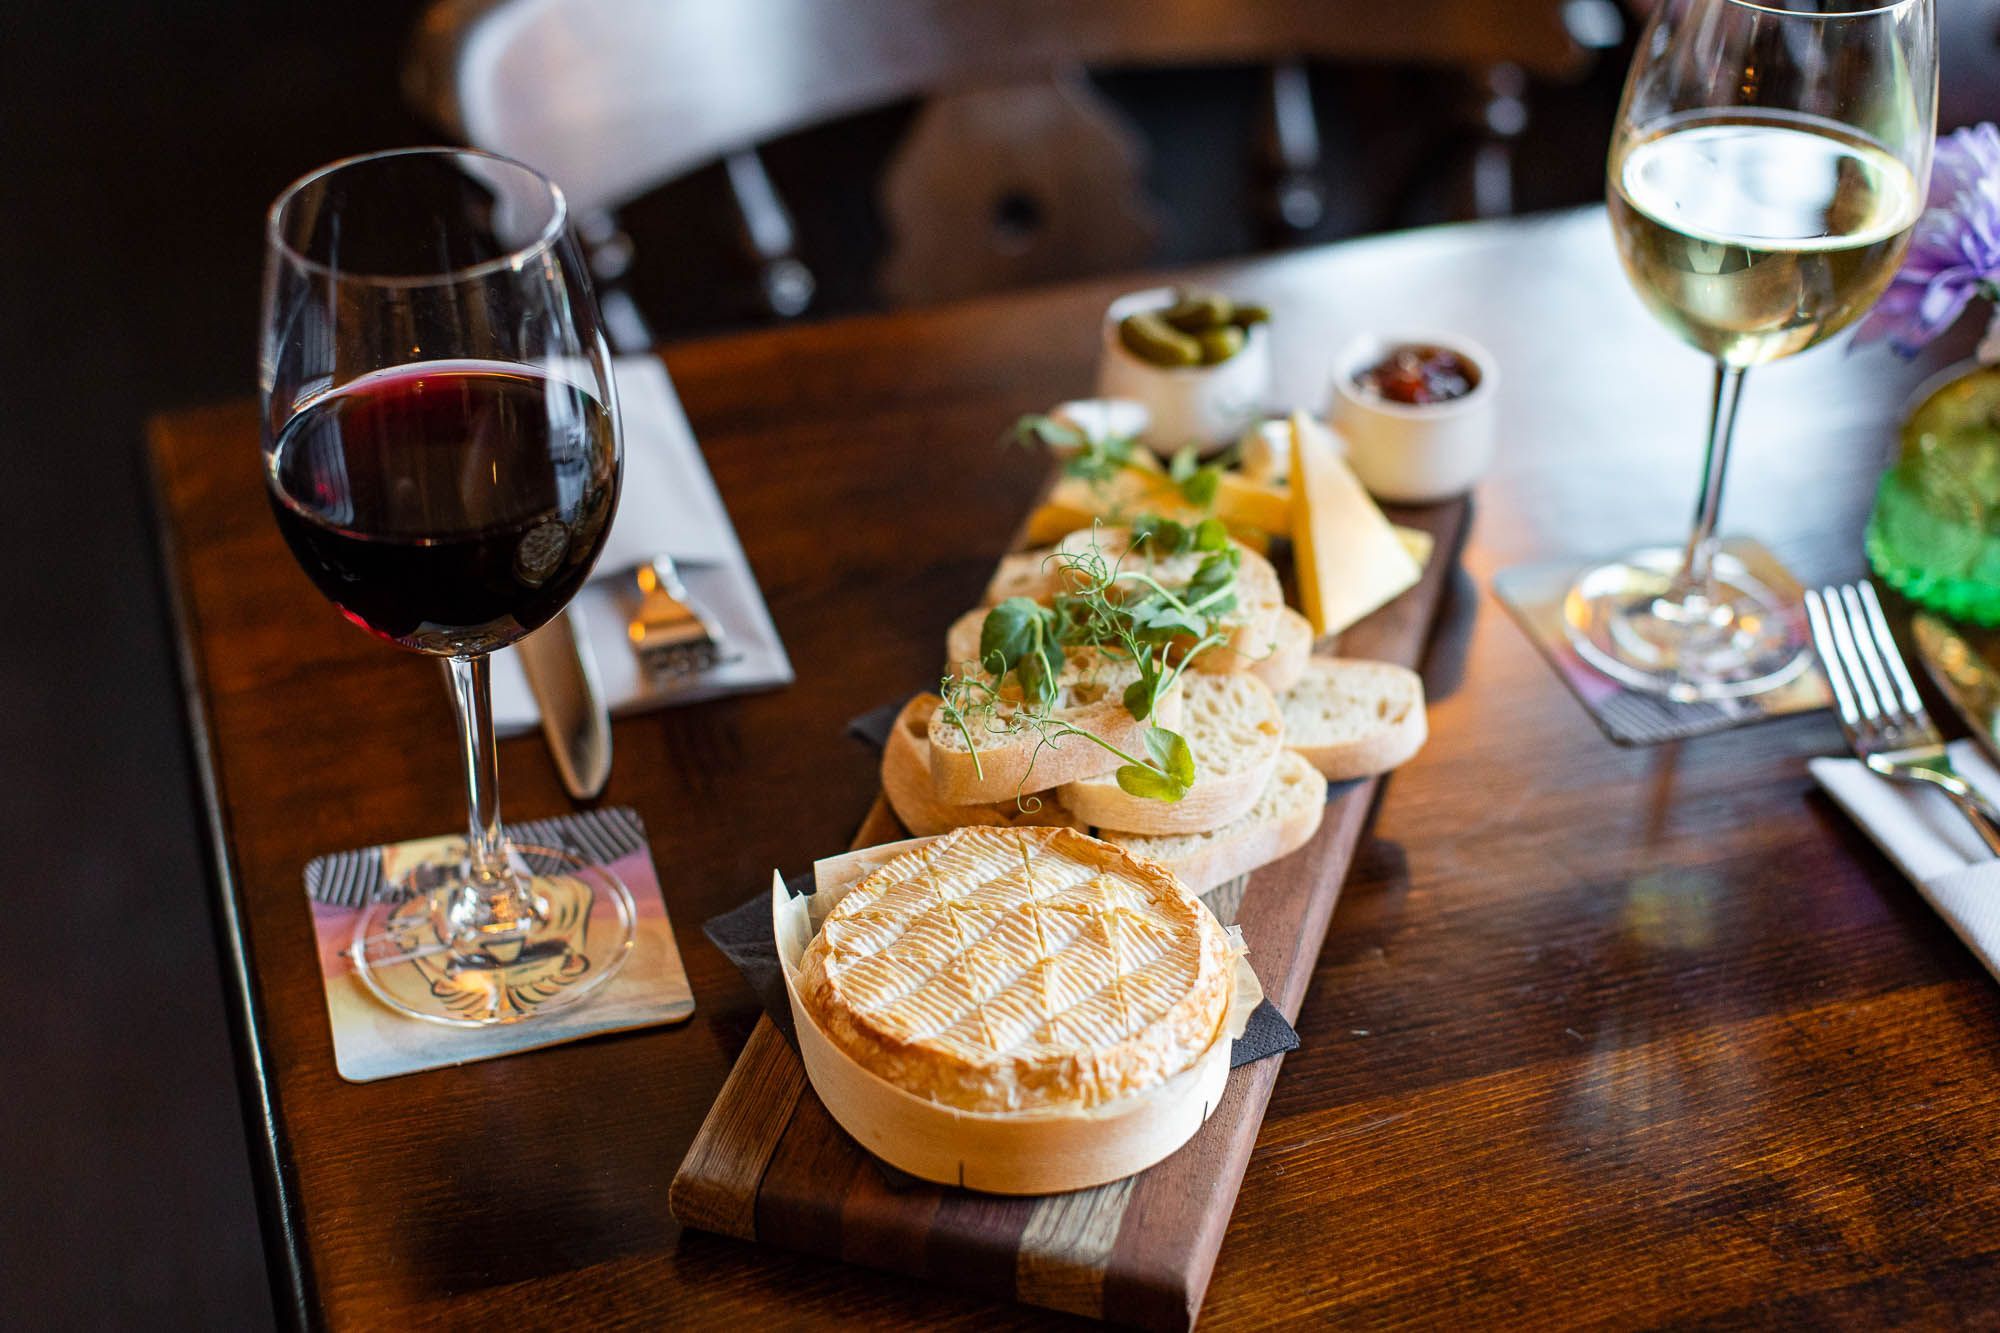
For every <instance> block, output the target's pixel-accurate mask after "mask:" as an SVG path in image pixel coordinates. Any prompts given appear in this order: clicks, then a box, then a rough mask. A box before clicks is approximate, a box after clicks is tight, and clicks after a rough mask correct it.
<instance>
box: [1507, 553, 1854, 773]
mask: <svg viewBox="0 0 2000 1333" xmlns="http://www.w3.org/2000/svg"><path fill="white" fill-rule="evenodd" d="M1721 546H1722V549H1723V550H1724V551H1726V552H1728V553H1729V554H1730V555H1733V556H1735V557H1736V558H1737V559H1738V560H1740V561H1742V562H1743V564H1744V567H1745V568H1747V569H1748V570H1749V571H1750V572H1751V573H1752V574H1753V575H1755V576H1756V578H1757V579H1758V580H1759V581H1761V582H1762V583H1763V584H1764V586H1766V587H1768V588H1770V589H1772V590H1773V591H1775V592H1777V593H1779V594H1781V595H1783V596H1786V597H1789V598H1791V599H1792V600H1793V601H1794V602H1795V603H1796V602H1799V601H1800V599H1801V597H1802V595H1803V594H1802V591H1801V589H1800V588H1799V584H1798V580H1797V579H1795V578H1793V577H1792V576H1791V574H1790V573H1789V572H1787V571H1786V569H1785V567H1784V566H1783V565H1782V564H1780V563H1779V561H1778V559H1777V557H1776V556H1774V555H1772V554H1771V552H1770V551H1769V550H1767V549H1766V548H1765V547H1764V546H1763V545H1762V544H1761V543H1759V542H1755V541H1752V540H1750V539H1749V538H1746V537H1730V538H1725V539H1724V540H1723V542H1722V544H1721ZM1595 563H1597V562H1596V561H1594V560H1576V559H1569V560H1556V561H1551V562H1549V563H1547V564H1537V565H1518V566H1516V567H1515V568H1513V569H1506V570H1502V571H1501V572H1500V573H1498V574H1496V575H1494V577H1493V591H1494V593H1495V594H1496V595H1497V596H1498V597H1499V598H1500V602H1501V605H1503V606H1505V607H1506V608H1507V610H1508V611H1509V612H1511V613H1512V614H1513V617H1514V620H1515V622H1516V623H1517V624H1519V625H1520V626H1521V628H1522V629H1523V630H1524V631H1526V633H1527V635H1528V638H1529V640H1530V641H1531V642H1532V643H1533V644H1534V645H1535V647H1536V648H1538V649H1540V650H1541V653H1542V656H1543V657H1545V658H1547V659H1548V661H1549V664H1550V665H1551V666H1553V667H1554V668H1555V669H1556V674H1557V675H1558V676H1560V677H1561V678H1562V681H1563V684H1565V685H1567V686H1569V690H1570V693H1571V694H1574V695H1575V696H1576V699H1577V702H1578V703H1581V704H1582V705H1583V707H1584V710H1585V711H1586V712H1588V713H1589V714H1590V716H1591V720H1592V721H1594V722H1596V723H1597V725H1598V727H1599V728H1600V729H1601V730H1602V731H1603V732H1604V734H1605V735H1606V736H1608V737H1610V738H1611V740H1613V741H1615V742H1616V743H1617V744H1619V745H1657V744H1659V743H1661V742H1662V741H1677V740H1685V739H1686V738H1688V737H1690V736H1703V735H1707V734H1708V733H1710V732H1715V731H1727V730H1729V729H1730V728H1731V727H1742V726H1748V725H1749V724H1751V723H1752V722H1762V721H1764V720H1765V719H1767V718H1773V717H1783V716H1784V715H1786V714H1788V713H1803V712H1810V711H1812V710H1814V709H1818V708H1825V707H1827V706H1828V705H1830V704H1831V703H1832V702H1833V695H1832V693H1831V692H1830V691H1829V690H1828V689H1827V684H1826V677H1825V676H1823V675H1821V674H1820V670H1819V664H1818V662H1817V661H1809V662H1808V663H1807V665H1806V667H1805V669H1804V670H1802V671H1801V672H1800V673H1799V674H1798V675H1797V676H1796V677H1794V678H1793V679H1792V680H1790V681H1788V682H1787V683H1785V684H1784V685H1781V686H1779V687H1778V688H1777V689H1775V690H1771V691H1769V692H1767V693H1765V694H1759V695H1753V696H1751V697H1749V698H1745V699H1716V700H1699V701H1696V702H1693V703H1677V702H1675V701H1674V700H1672V699H1668V698H1666V697H1665V696H1663V695H1658V694H1649V693H1647V692H1645V691H1644V690H1634V689H1630V688H1627V687H1626V686H1625V685H1623V684H1621V683H1620V682H1618V681H1616V680H1613V679H1612V678H1611V677H1609V676H1607V675H1605V674H1604V673H1603V672H1601V671H1599V670H1597V668H1595V667H1593V666H1591V665H1590V664H1589V663H1588V662H1586V661H1584V660H1583V659H1582V658H1581V657H1579V656H1578V655H1577V652H1576V649H1575V648H1574V647H1573V646H1571V644H1570V640H1569V634H1568V633H1567V632H1566V631H1565V630H1564V628H1563V614H1562V606H1563V597H1564V595H1565V594H1567V593H1568V592H1569V587H1570V584H1571V583H1572V582H1574V581H1575V579H1576V576H1577V575H1578V574H1580V573H1582V572H1583V571H1584V570H1585V569H1587V568H1589V567H1590V566H1591V565H1593V564H1595ZM1800 614H1801V615H1803V614H1804V612H1803V611H1801V612H1800Z"/></svg>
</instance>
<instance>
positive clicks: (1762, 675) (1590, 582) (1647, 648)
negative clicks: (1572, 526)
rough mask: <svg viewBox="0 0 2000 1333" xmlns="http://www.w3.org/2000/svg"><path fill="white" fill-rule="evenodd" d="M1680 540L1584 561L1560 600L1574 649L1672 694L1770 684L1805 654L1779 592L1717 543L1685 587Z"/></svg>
mask: <svg viewBox="0 0 2000 1333" xmlns="http://www.w3.org/2000/svg"><path fill="white" fill-rule="evenodd" d="M1686 555H1687V553H1686V551H1685V550H1684V549H1682V548H1680V547H1665V546H1661V547H1652V548H1648V549H1645V550H1641V551H1634V552H1632V553H1631V554H1629V555H1627V556H1625V557H1624V558H1623V559H1619V560H1614V561H1611V562H1609V563H1607V564H1603V565H1599V566H1597V567H1595V568H1593V569H1590V570H1587V571H1585V572H1584V574H1583V575H1582V576H1581V577H1579V578H1578V579H1577V581H1576V582H1575V583H1574V584H1573V585H1572V586H1571V587H1570V590H1569V593H1568V595H1567V596H1566V597H1564V599H1563V629H1564V632H1565V633H1567V634H1568V635H1569V640H1570V644H1571V646H1572V647H1574V648H1575V649H1576V651H1577V655H1578V656H1579V657H1581V658H1583V660H1584V661H1586V662H1588V663H1589V664H1590V665H1591V666H1592V667H1595V668H1596V669H1597V670H1599V671H1601V672H1603V673H1604V674H1605V675H1607V676H1609V677H1611V678H1612V679H1613V680H1615V681H1618V682H1619V683H1620V684H1622V685H1626V686H1629V687H1631V688H1632V689H1636V690H1643V691H1645V692H1647V693H1651V694H1660V695H1664V696H1666V697H1667V698H1669V699H1673V700H1675V701H1677V702H1682V703H1691V702H1694V701H1696V700H1703V699H1736V698H1742V697H1745V696H1747V695H1753V694H1762V693H1764V692H1765V691H1767V690H1774V689H1777V688H1778V687H1779V686H1781V685H1784V684H1785V683H1786V682H1787V681H1790V680H1792V679H1794V678H1795V677H1797V676H1798V675H1799V674H1800V673H1802V672H1803V671H1804V670H1805V669H1806V666H1807V663H1808V662H1810V661H1811V658H1810V656H1809V654H1808V652H1807V642H1806V636H1805V632H1804V628H1803V627H1802V626H1801V625H1800V623H1799V617H1798V616H1797V615H1796V614H1795V613H1794V609H1793V608H1792V607H1790V606H1788V605H1787V604H1786V602H1785V600H1784V599H1783V598H1782V597H1780V596H1779V595H1778V594H1776V593H1774V592H1773V591H1771V589H1769V588H1768V587H1766V586H1765V585H1764V584H1763V583H1761V582H1759V581H1758V580H1757V579H1756V578H1755V577H1754V576H1753V575H1752V574H1751V573H1750V572H1749V570H1747V569H1746V568H1744V566H1743V564H1742V562H1741V561H1739V560H1737V559H1736V558H1735V557H1734V556H1731V555H1729V554H1727V553H1726V552H1718V553H1717V554H1716V555H1715V556H1714V562H1713V564H1712V566H1711V579H1710V583H1709V587H1708V590H1707V591H1706V592H1705V593H1704V592H1694V593H1686V592H1685V591H1684V590H1683V589H1682V588H1681V587H1680V586H1679V582H1680V575H1681V570H1682V568H1683V563H1684V561H1685V559H1686Z"/></svg>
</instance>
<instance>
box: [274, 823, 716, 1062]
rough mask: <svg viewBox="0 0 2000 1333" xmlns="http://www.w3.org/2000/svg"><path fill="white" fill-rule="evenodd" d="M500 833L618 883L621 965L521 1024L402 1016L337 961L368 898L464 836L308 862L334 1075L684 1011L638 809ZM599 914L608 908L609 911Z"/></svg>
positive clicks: (500, 1048)
mask: <svg viewBox="0 0 2000 1333" xmlns="http://www.w3.org/2000/svg"><path fill="white" fill-rule="evenodd" d="M507 836H508V838H509V839H512V840H517V841H520V842H524V843H534V844H539V845H542V846H549V847H557V848H561V849H563V850H566V851H569V852H573V853H575V854H576V855H578V856H582V857H585V858H586V859H588V860H590V861H593V862H595V863H597V864H599V865H602V866H604V867H605V868H607V869H608V870H610V872H611V873H612V874H614V875H616V876H617V877H618V878H619V879H620V880H622V881H624V884H625V887H626V888H627V889H629V890H630V891H631V894H632V900H633V904H634V906H635V908H636V922H635V924H636V936H635V938H634V941H633V944H632V953H631V956H630V957H629V958H627V959H626V961H625V965H624V967H623V968H622V969H620V970H619V972H618V974H617V975H616V976H614V977H613V978H611V980H609V981H607V982H605V983H604V986H603V988H602V990H601V991H599V992H598V993H597V994H595V995H593V996H591V997H590V998H589V999H587V1000H582V1001H579V1002H578V1003H576V1004H574V1005H572V1006H570V1007H568V1008H564V1009H559V1010H556V1011H554V1012H552V1013H550V1014H549V1015H548V1016H546V1017H543V1018H537V1019H535V1020H533V1021H530V1022H525V1023H507V1024H500V1025H496V1026H494V1027H485V1028H465V1027H442V1026H439V1025H437V1024H433V1023H426V1022H423V1021H421V1020H419V1019H414V1018H406V1017H404V1016H403V1015H401V1014H398V1013H396V1012H394V1011H393V1010H391V1009H389V1008H387V1007H385V1006H384V1005H382V1004H381V1003H380V1002H378V1001H377V1000H376V999H375V998H374V996H372V995H370V994H369V993H368V989H367V987H366V986H364V985H363V984H362V982H361V979H360V978H359V977H357V976H356V975H355V973H354V966H353V963H352V961H351V960H350V959H349V957H348V955H347V949H348V947H349V945H350V944H351V943H352V942H353V937H354V925H355V919H356V917H357V916H359V914H360V912H361V909H362V908H363V907H364V906H365V905H366V904H367V903H368V902H370V901H374V900H377V899H380V898H384V897H387V896H389V895H390V894H391V893H392V892H393V891H394V890H393V889H392V887H391V885H392V882H402V881H403V877H404V876H406V875H408V874H409V873H410V872H411V869H412V867H413V866H414V867H420V866H421V865H422V864H423V863H425V862H436V863H441V864H442V863H448V862H452V861H456V860H457V859H458V858H459V857H461V856H463V855H464V853H465V842H464V839H463V838H462V837H443V838H421V839H415V840H413V841H410V842H401V843H394V844H390V845H386V846H382V847H366V848H360V849H358V850H355V851H349V852H336V853H334V854H332V855H329V856H322V857H318V858H317V859H315V860H313V861H312V862H311V863H310V864H308V865H307V866H306V872H305V888H306V895H307V899H308V901H309V903H310V905H311V908H312V918H313V932H314V934H315V935H316V936H317V938H318V944H319V965H320V975H321V978H322V979H323V980H324V982H325V984H326V1012H327V1020H328V1022H329V1024H330V1025H331V1027H332V1029H333V1056H334V1064H335V1066H336V1067H337V1068H338V1069H339V1071H340V1076H341V1077H342V1078H344V1079H346V1080H348V1081H349V1082H350V1083H369V1082H373V1081H374V1080H376V1079H383V1078H394V1077H395V1076H396V1075H398V1074H410V1073H415V1072H417V1071H418V1070H423V1069H437V1068H441V1067H443V1066H447V1065H460V1064H468V1063H470V1062H472V1061H474V1060H490V1059H493V1058H495V1057H497V1056H502V1055H512V1054H514V1053H515V1052H516V1051H529V1050H535V1049H538V1048H540V1047H543V1046H554V1045H557V1044H559V1043H562V1042H566V1041H574V1040H575V1039H577V1038H578V1037H588V1036H594V1035H596V1034H598V1033H601V1032H620V1031H624V1030H626V1029H629V1028H639V1027H651V1026H653V1025H655V1024H661V1023H678V1022H681V1021H683V1020H685V1019H686V1018H687V1017H688V1016H689V1015H691V1014H693V1013H694V993H693V992H692V991H691V990H690V989H689V987H688V980H687V973H686V971H685V970H684V969H683V968H682V966H681V955H680V949H679V946H677V945H676V944H675V943H674V931H673V923H672V922H671V921H670V920H669V919H668V917H667V906H666V900H665V899H664V898H663V897H662V896H661V893H660V882H659V877H658V875H657V874H656V873H655V871H654V868H653V858H652V853H651V851H650V850H649V849H648V847H647V843H646V829H645V826H644V825H643V824H642V823H641V822H640V820H639V815H638V812H636V811H634V810H630V809H625V808H619V809H610V810H590V811H584V812H582V813H579V814H572V815H562V816H558V817H556V818H553V819H538V820H531V821H528V822H525V823H521V824H509V825H508V826H507ZM600 910H604V911H610V910H614V909H612V908H611V907H610V906H609V905H608V904H607V905H603V906H602V907H601V908H600Z"/></svg>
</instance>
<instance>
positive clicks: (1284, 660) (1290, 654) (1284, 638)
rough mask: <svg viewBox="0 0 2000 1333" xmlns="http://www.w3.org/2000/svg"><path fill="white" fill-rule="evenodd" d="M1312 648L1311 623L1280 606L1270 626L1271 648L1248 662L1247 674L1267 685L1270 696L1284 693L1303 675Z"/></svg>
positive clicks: (1287, 608) (1289, 608) (1289, 609)
mask: <svg viewBox="0 0 2000 1333" xmlns="http://www.w3.org/2000/svg"><path fill="white" fill-rule="evenodd" d="M1312 648H1313V627H1312V622H1311V621H1310V620H1307V619H1306V618H1305V617H1304V616H1302V615H1300V614H1299V613H1298V612H1296V611H1294V610H1292V608H1291V607H1289V606H1281V607H1279V608H1278V615H1277V618H1276V620H1275V621H1274V622H1273V623H1272V625H1271V642H1270V647H1269V648H1268V649H1267V650H1266V651H1265V653H1264V654H1263V655H1262V656H1260V657H1259V658H1258V659H1257V660H1256V661H1253V662H1251V663H1250V674H1251V675H1253V676H1255V677H1256V678H1257V679H1259V680H1261V681H1263V682H1264V683H1265V684H1266V685H1268V686H1270V687H1271V693H1273V694H1283V693H1284V692H1285V691H1286V690H1289V689H1290V688H1292V686H1294V685H1296V684H1298V683H1299V679H1300V677H1302V676H1304V675H1305V674H1306V663H1307V661H1309V660H1310V659H1311V657H1312Z"/></svg>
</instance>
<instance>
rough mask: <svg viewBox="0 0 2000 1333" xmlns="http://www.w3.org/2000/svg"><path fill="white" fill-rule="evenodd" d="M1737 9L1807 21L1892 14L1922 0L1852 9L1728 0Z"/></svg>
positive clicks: (1889, 0)
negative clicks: (1799, 7)
mask: <svg viewBox="0 0 2000 1333" xmlns="http://www.w3.org/2000/svg"><path fill="white" fill-rule="evenodd" d="M1728 3H1729V4H1732V5H1735V6H1736V7H1737V8H1739V9H1754V10H1756V11H1757V12H1759V13H1761V14H1773V15H1776V16H1777V17H1779V18H1788V19H1805V20H1808V21H1812V20H1820V21H1832V20H1836V19H1865V18H1877V17H1879V16H1881V15H1883V14H1893V13H1895V12H1896V11H1897V10H1899V9H1908V8H1910V7H1911V6H1912V5H1916V4H1921V3H1922V0H1880V3H1877V4H1858V5H1856V6H1855V7H1854V8H1852V9H1835V10H1811V9H1788V8H1786V7H1785V6H1784V5H1781V4H1774V3H1772V2H1771V0H1728Z"/></svg>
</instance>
